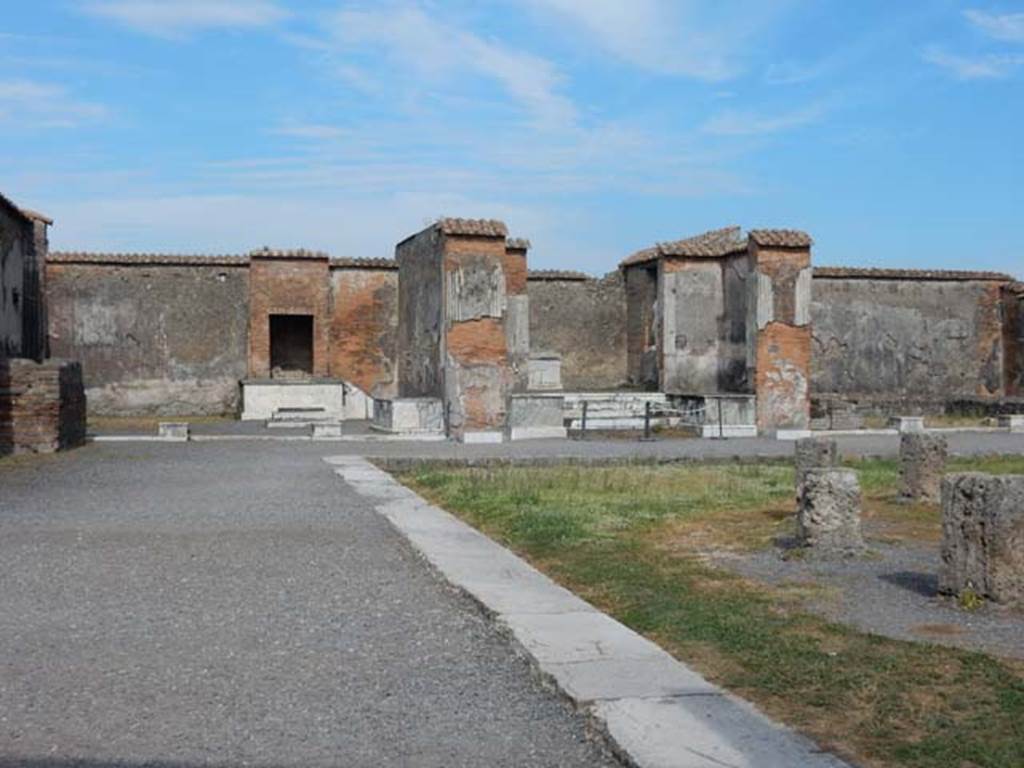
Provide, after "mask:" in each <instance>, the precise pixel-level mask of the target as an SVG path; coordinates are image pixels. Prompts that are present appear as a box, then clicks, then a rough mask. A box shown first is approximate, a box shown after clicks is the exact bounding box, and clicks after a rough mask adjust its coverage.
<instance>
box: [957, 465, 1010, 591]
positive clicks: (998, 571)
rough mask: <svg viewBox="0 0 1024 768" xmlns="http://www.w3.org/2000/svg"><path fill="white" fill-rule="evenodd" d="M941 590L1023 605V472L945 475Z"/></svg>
mask: <svg viewBox="0 0 1024 768" xmlns="http://www.w3.org/2000/svg"><path fill="white" fill-rule="evenodd" d="M939 592H941V593H943V594H947V595H955V596H957V597H961V598H962V597H964V596H966V595H968V594H973V595H974V596H977V597H983V598H986V599H988V600H992V601H993V602H995V603H1001V604H1004V605H1010V606H1014V607H1017V608H1021V607H1024V475H1002V476H996V475H987V474H981V473H965V474H955V475H947V476H946V477H945V478H943V480H942V553H941V564H940V567H939Z"/></svg>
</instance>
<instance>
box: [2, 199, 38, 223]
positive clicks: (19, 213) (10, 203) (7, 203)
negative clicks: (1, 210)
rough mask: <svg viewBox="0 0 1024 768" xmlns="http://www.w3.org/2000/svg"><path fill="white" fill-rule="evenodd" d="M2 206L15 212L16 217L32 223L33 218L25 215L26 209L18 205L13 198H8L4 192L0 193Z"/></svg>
mask: <svg viewBox="0 0 1024 768" xmlns="http://www.w3.org/2000/svg"><path fill="white" fill-rule="evenodd" d="M0 205H5V206H7V207H8V208H10V209H11V211H13V212H14V214H15V215H16V216H20V217H21V218H22V219H24V220H25V221H28V222H31V221H32V217H31V216H29V215H28V214H27V213H25V209H24V208H22V207H21V206H20V205H16V204H15V203H14V201H13V200H11V198H9V197H7V195H5V194H4V193H3V192H0Z"/></svg>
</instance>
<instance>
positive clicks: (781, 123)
mask: <svg viewBox="0 0 1024 768" xmlns="http://www.w3.org/2000/svg"><path fill="white" fill-rule="evenodd" d="M825 111H826V110H825V108H824V107H823V106H822V105H814V106H810V107H806V108H804V109H800V110H797V111H795V112H789V113H786V114H781V115H759V114H756V113H753V112H741V111H738V110H729V111H727V112H722V113H720V114H718V115H715V116H714V117H712V118H711V119H709V120H708V121H707V122H705V123H704V125H702V126H701V130H702V131H703V132H704V133H710V134H713V135H715V136H762V135H766V134H770V133H782V132H783V131H788V130H791V129H793V128H800V127H801V126H804V125H809V124H810V123H815V122H817V121H818V120H820V119H821V118H822V117H824V115H825Z"/></svg>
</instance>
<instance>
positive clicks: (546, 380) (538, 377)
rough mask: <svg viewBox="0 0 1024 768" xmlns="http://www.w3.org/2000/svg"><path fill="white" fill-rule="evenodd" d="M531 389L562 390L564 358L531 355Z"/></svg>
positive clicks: (559, 356)
mask: <svg viewBox="0 0 1024 768" xmlns="http://www.w3.org/2000/svg"><path fill="white" fill-rule="evenodd" d="M529 388H530V389H531V390H558V389H561V388H562V356H561V355H542V354H534V355H530V362H529Z"/></svg>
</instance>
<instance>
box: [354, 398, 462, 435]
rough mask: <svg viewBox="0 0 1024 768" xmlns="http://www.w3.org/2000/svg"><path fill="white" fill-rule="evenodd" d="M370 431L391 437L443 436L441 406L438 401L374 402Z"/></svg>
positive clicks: (442, 408) (400, 399)
mask: <svg viewBox="0 0 1024 768" xmlns="http://www.w3.org/2000/svg"><path fill="white" fill-rule="evenodd" d="M370 428H371V429H374V430H376V431H378V432H385V433H388V434H392V435H443V434H444V431H445V430H444V405H443V404H442V402H441V399H440V398H437V397H402V398H397V399H395V400H374V401H373V422H372V423H371V425H370Z"/></svg>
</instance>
